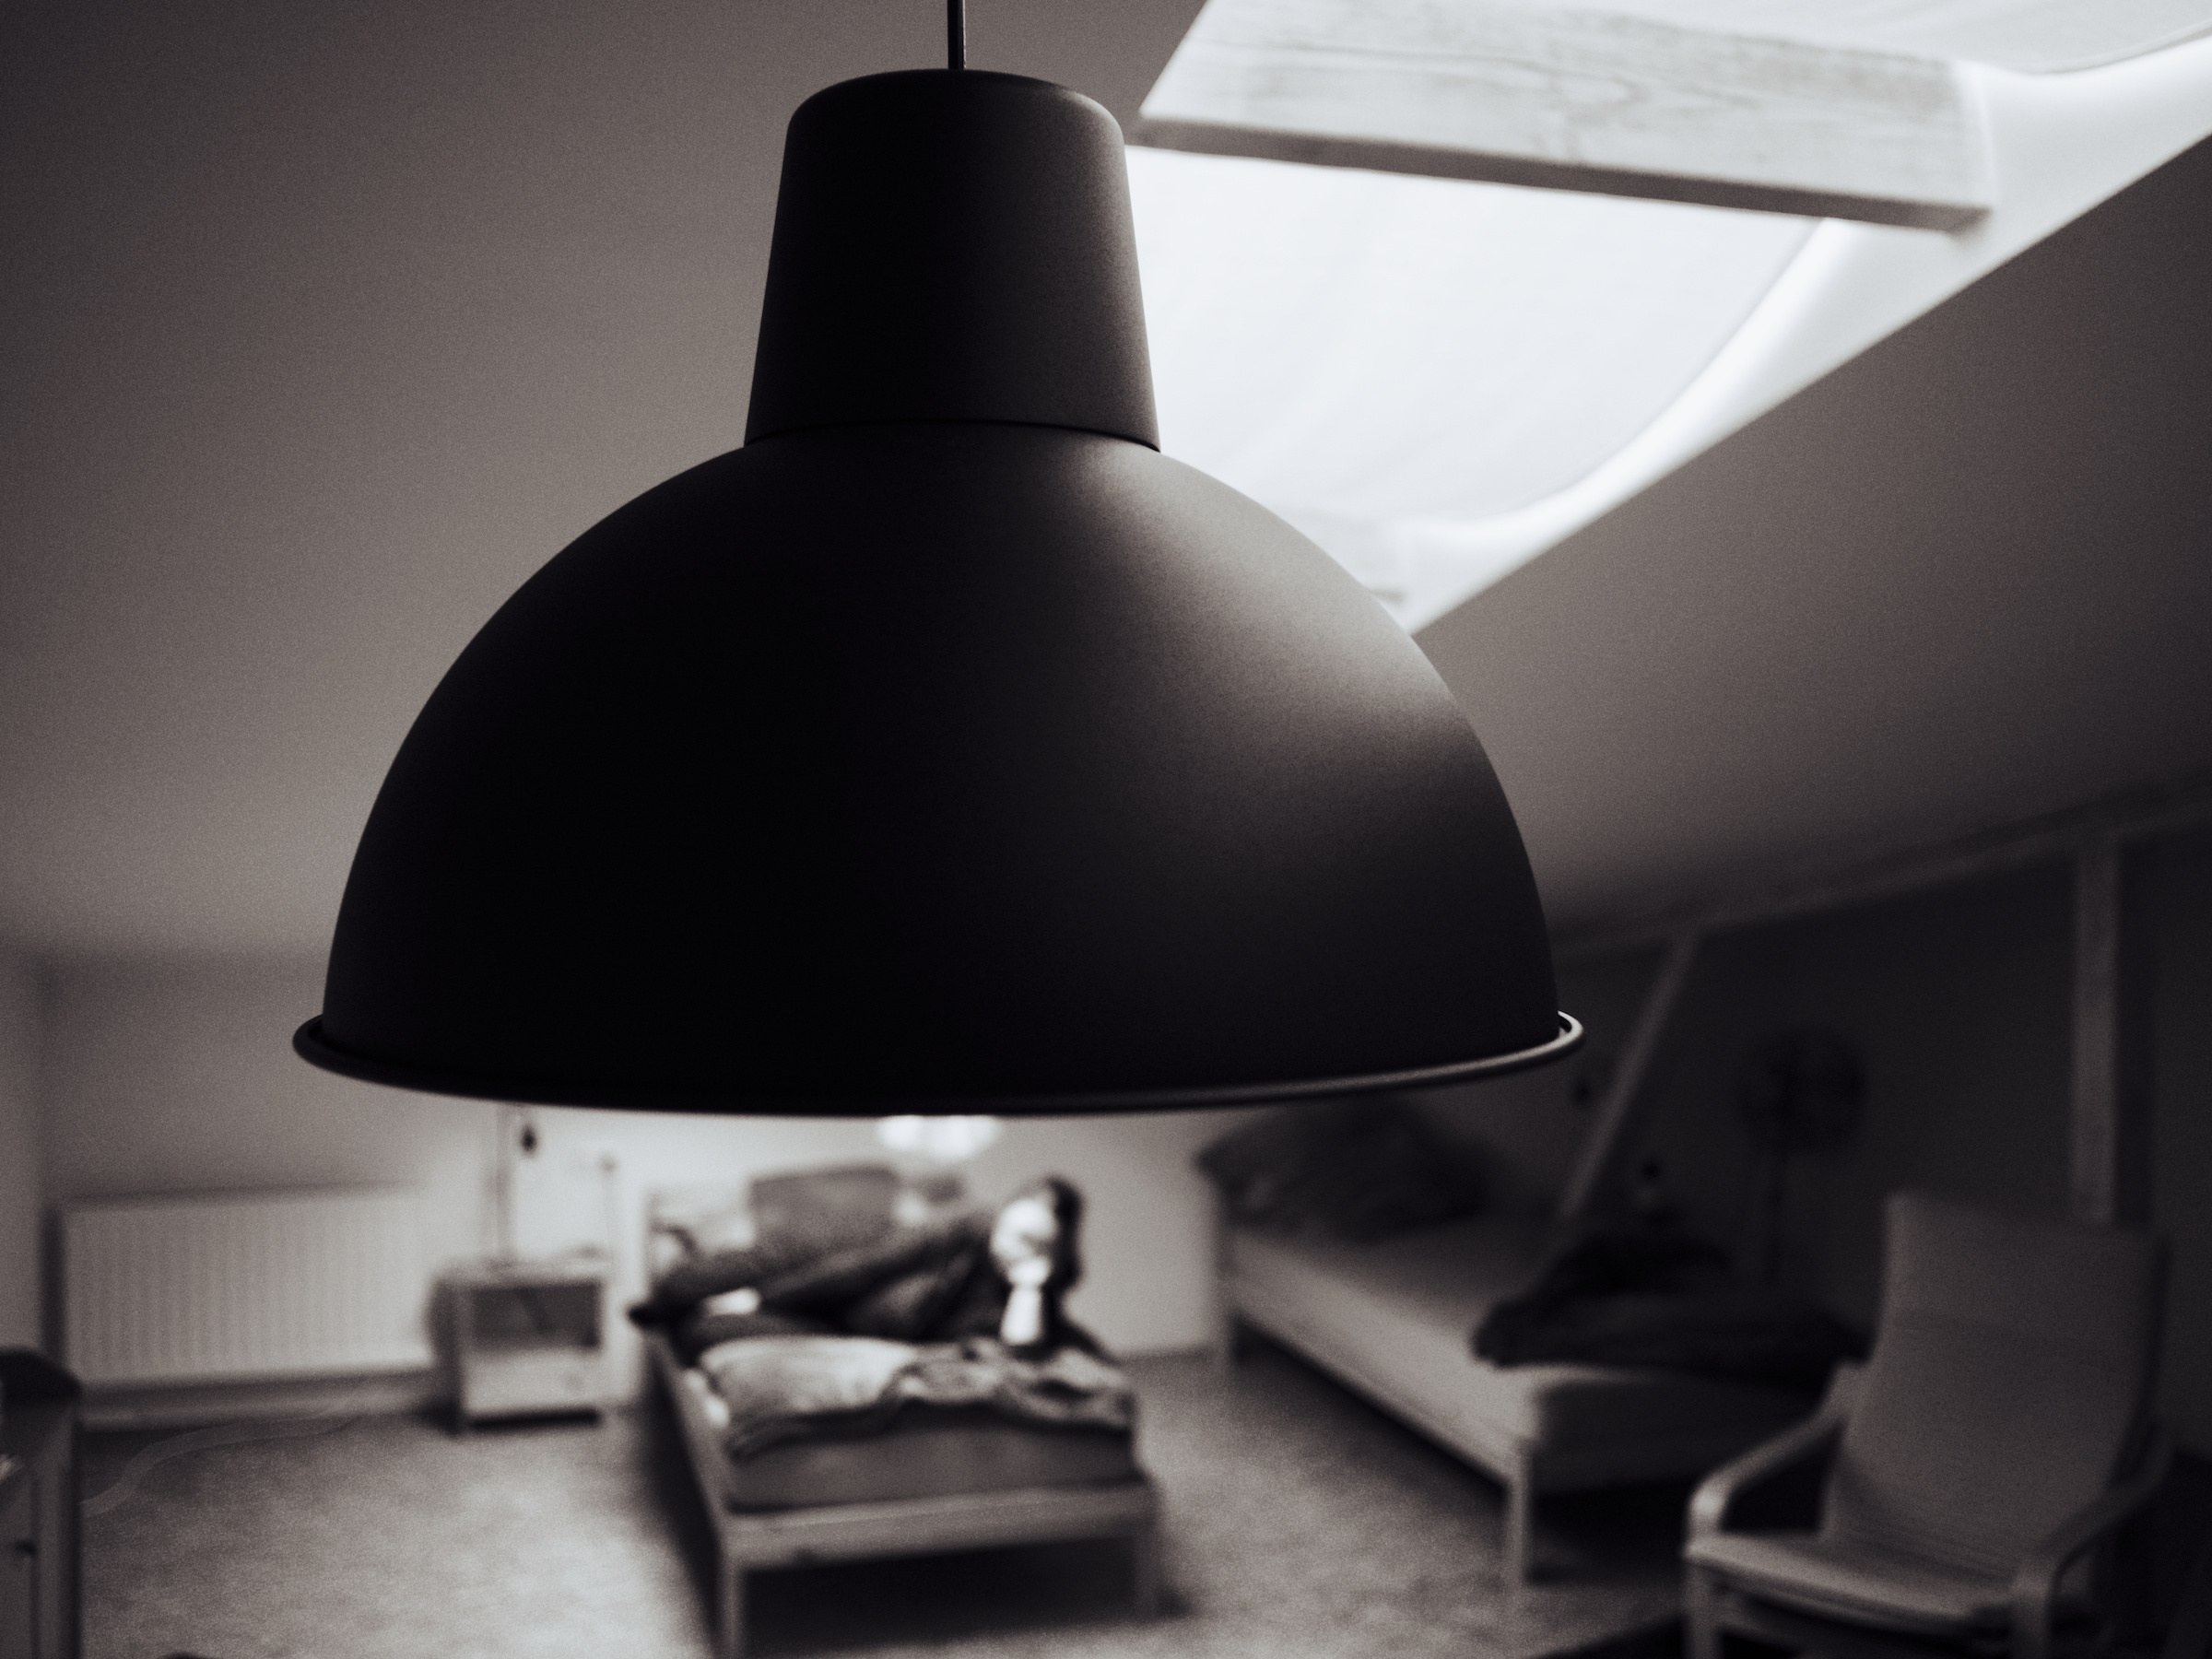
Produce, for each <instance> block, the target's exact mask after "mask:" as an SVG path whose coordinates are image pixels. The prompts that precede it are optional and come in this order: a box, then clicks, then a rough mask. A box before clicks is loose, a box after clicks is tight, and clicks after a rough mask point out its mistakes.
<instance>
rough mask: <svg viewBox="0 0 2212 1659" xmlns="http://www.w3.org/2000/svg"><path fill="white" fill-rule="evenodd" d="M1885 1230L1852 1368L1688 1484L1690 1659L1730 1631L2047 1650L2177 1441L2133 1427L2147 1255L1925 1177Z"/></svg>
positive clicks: (2068, 1631)
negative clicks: (1868, 1337)
mask: <svg viewBox="0 0 2212 1659" xmlns="http://www.w3.org/2000/svg"><path fill="white" fill-rule="evenodd" d="M1887 1222H1888V1251H1887V1259H1886V1262H1885V1266H1884V1277H1883V1293H1882V1294H1883V1300H1882V1315H1881V1325H1880V1329H1879V1332H1878V1333H1877V1339H1876V1343H1875V1347H1874V1351H1873V1354H1872V1356H1871V1357H1870V1358H1869V1359H1868V1360H1867V1362H1866V1364H1865V1367H1864V1369H1863V1371H1861V1370H1859V1369H1858V1368H1853V1371H1851V1372H1848V1373H1846V1374H1844V1375H1842V1376H1841V1377H1839V1379H1838V1382H1837V1383H1836V1385H1835V1386H1834V1387H1832V1388H1831V1389H1830V1395H1829V1398H1828V1400H1827V1402H1826V1403H1825V1404H1824V1406H1823V1407H1822V1409H1821V1410H1820V1411H1819V1412H1818V1414H1816V1415H1815V1416H1814V1417H1813V1418H1811V1419H1809V1420H1808V1421H1806V1422H1805V1423H1803V1424H1801V1425H1799V1426H1798V1427H1797V1428H1795V1429H1794V1430H1790V1431H1789V1432H1787V1433H1785V1434H1783V1435H1781V1436H1779V1437H1778V1438H1776V1439H1774V1440H1772V1441H1768V1442H1767V1443H1766V1444H1765V1445H1763V1446H1759V1447H1757V1448H1755V1449H1754V1450H1752V1451H1750V1452H1748V1453H1745V1454H1744V1455H1743V1456H1742V1457H1739V1458H1737V1459H1736V1460H1735V1461H1734V1462H1732V1463H1730V1464H1727V1465H1724V1466H1723V1467H1722V1468H1720V1469H1718V1470H1716V1471H1715V1472H1714V1473H1713V1474H1712V1475H1711V1476H1710V1477H1707V1478H1706V1480H1705V1481H1704V1483H1703V1484H1702V1485H1700V1487H1699V1488H1698V1490H1697V1493H1696V1496H1695V1497H1694V1498H1693V1499H1692V1500H1691V1502H1690V1512H1689V1537H1688V1544H1687V1545H1686V1546H1685V1548H1684V1555H1685V1558H1686V1561H1687V1573H1688V1584H1687V1592H1688V1622H1689V1636H1690V1659H1719V1653H1720V1645H1721V1634H1722V1632H1723V1631H1724V1630H1736V1631H1740V1632H1742V1633H1744V1634H1747V1635H1751V1636H1756V1637H1759V1638H1760V1639H1761V1640H1764V1641H1774V1642H1780V1643H1782V1644H1783V1645H1785V1646H1788V1647H1792V1648H1795V1649H1798V1650H1800V1651H1814V1652H1819V1653H1829V1654H1835V1655H1841V1656H1846V1659H1858V1656H1861V1655H1865V1656H1866V1659H1872V1656H1873V1655H1875V1654H1877V1653H1896V1652H1898V1651H1900V1649H1902V1650H1904V1651H1909V1652H1912V1653H1921V1654H1926V1653H1929V1652H1930V1651H1931V1648H1935V1649H1940V1648H1942V1647H1946V1646H1950V1647H1959V1648H1971V1649H1972V1650H1973V1651H1975V1652H1976V1653H1990V1652H1993V1651H1995V1652H2002V1653H2009V1654H2010V1655H2012V1659H2049V1655H2050V1654H2051V1653H2052V1652H2053V1646H2054V1644H2056V1643H2058V1642H2059V1641H2061V1640H2062V1638H2071V1637H2073V1636H2076V1635H2078V1636H2081V1637H2083V1638H2085V1639H2087V1638H2089V1637H2091V1636H2093V1635H2094V1634H2095V1633H2096V1619H2097V1616H2098V1615H2100V1613H2109V1611H2110V1609H2109V1608H2108V1607H2104V1606H2100V1603H2101V1602H2102V1601H2103V1600H2105V1599H2106V1594H2105V1593H2106V1592H2107V1590H2108V1586H2106V1585H2105V1584H2104V1583H2101V1581H2102V1580H2103V1579H2105V1578H2107V1577H2109V1574H2107V1573H2103V1572H2100V1571H2095V1568H2096V1567H2097V1565H2098V1563H2097V1562H2096V1561H2095V1560H2094V1559H2093V1557H2094V1555H2095V1554H2096V1553H2097V1552H2099V1551H2100V1547H2103V1546H2108V1545H2109V1543H2110V1541H2111V1539H2112V1535H2113V1533H2114V1531H2115V1530H2116V1529H2117V1528H2118V1527H2119V1526H2120V1524H2122V1523H2123V1522H2124V1521H2125V1520H2127V1519H2128V1518H2129V1517H2130V1516H2131V1515H2133V1514H2135V1513H2136V1512H2137V1511H2138V1510H2140V1509H2141V1508H2142V1507H2143V1506H2144V1505H2145V1503H2147V1501H2148V1500H2149V1499H2150V1498H2151V1497H2152V1495H2153V1494H2154V1493H2155V1492H2156V1490H2157V1488H2158V1486H2159V1481H2160V1480H2161V1479H2162V1478H2163V1477H2164V1475H2165V1472H2166V1464H2167V1459H2168V1457H2169V1455H2170V1453H2171V1446H2170V1445H2169V1443H2168V1441H2166V1439H2165V1437H2164V1436H2163V1435H2162V1434H2159V1433H2157V1432H2156V1431H2155V1430H2153V1428H2152V1426H2151V1425H2150V1423H2149V1420H2148V1402H2149V1396H2150V1390H2151V1386H2152V1382H2153V1379H2154V1377H2155V1376H2156V1373H2157V1364H2158V1343H2159V1324H2160V1321H2161V1317H2162V1313H2163V1307H2164V1300H2165V1298H2164V1290H2165V1277H2166V1276H2165V1267H2166V1253H2165V1250H2164V1247H2163V1246H2162V1245H2161V1244H2160V1243H2159V1241H2157V1240H2156V1239H2153V1238H2151V1237H2150V1236H2148V1235H2147V1234H2145V1233H2140V1232H2135V1231H2130V1230H2123V1229H2118V1228H2106V1227H2092V1226H2087V1225H2082V1224H2077V1223H2068V1222H2043V1221H2031V1220H2026V1219H2021V1218H2014V1217H2009V1216H2003V1215H1998V1214H1995V1213H1993V1212H1990V1211H1987V1210H1983V1209H1979V1208H1975V1207H1973V1206H1968V1205H1964V1204H1959V1203H1956V1202H1953V1201H1950V1200H1947V1199H1942V1198H1937V1197H1935V1196H1932V1195H1930V1194H1924V1193H1900V1194H1895V1195H1893V1196H1892V1197H1891V1199H1890V1201H1889V1206H1888V1215H1887ZM1793 1488H1794V1491H1793ZM1793 1498H1794V1500H1796V1506H1797V1508H1798V1511H1799V1512H1798V1513H1797V1514H1795V1515H1794V1516H1786V1517H1785V1516H1784V1515H1783V1513H1781V1512H1778V1511H1777V1509H1776V1507H1775V1506H1776V1505H1777V1503H1781V1504H1783V1505H1787V1504H1788V1503H1789V1502H1790V1500H1792V1499H1793ZM1762 1506H1763V1509H1764V1512H1763V1513H1762V1512H1761V1511H1762ZM1816 1506H1817V1509H1818V1519H1817V1521H1815V1520H1814V1519H1813V1517H1812V1516H1811V1515H1808V1514H1806V1512H1805V1511H1806V1510H1807V1509H1810V1508H1813V1507H1816ZM1785 1519H1786V1520H1788V1521H1789V1522H1790V1523H1792V1524H1783V1525H1776V1524H1775V1523H1776V1522H1777V1521H1782V1520H1785ZM2085 1568H2088V1569H2090V1571H2083V1570H2084V1569H2085ZM2085 1590H2086V1592H2087V1594H2084V1592H2085Z"/></svg>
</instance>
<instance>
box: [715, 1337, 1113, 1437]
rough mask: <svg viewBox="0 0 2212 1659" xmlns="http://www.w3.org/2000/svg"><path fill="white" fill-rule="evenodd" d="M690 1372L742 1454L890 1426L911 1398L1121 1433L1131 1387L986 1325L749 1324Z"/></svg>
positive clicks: (1094, 1364)
mask: <svg viewBox="0 0 2212 1659" xmlns="http://www.w3.org/2000/svg"><path fill="white" fill-rule="evenodd" d="M697 1369H698V1373H699V1374H700V1375H701V1376H703V1377H704V1378H705V1380H706V1382H707V1383H708V1385H709V1386H711V1387H712V1390H713V1394H714V1398H715V1399H716V1400H717V1401H718V1402H719V1403H720V1406H721V1407H722V1410H721V1411H719V1412H716V1413H715V1414H714V1415H715V1417H716V1418H717V1419H718V1420H719V1419H721V1418H723V1416H724V1413H726V1424H725V1425H724V1426H723V1427H722V1436H723V1444H724V1449H725V1450H726V1451H727V1452H728V1453H729V1454H730V1456H731V1457H733V1458H735V1459H745V1458H748V1457H751V1456H753V1455H755V1454H757V1453H760V1452H762V1451H764V1450H765V1449H767V1448H769V1447H771V1446H774V1445H777V1444H779V1443H781V1442H783V1441H792V1440H796V1439H802V1438H805V1437H807V1436H810V1435H818V1434H823V1433H830V1434H834V1435H837V1436H839V1437H841V1438H845V1437H850V1436H853V1435H855V1434H865V1433H873V1432H879V1431H881V1430H888V1429H889V1428H891V1427H892V1426H893V1424H894V1422H895V1420H896V1419H898V1418H900V1416H901V1414H904V1413H908V1412H910V1411H911V1410H912V1409H913V1408H956V1409H957V1408H963V1407H982V1408H983V1409H985V1410H987V1411H988V1412H989V1413H991V1414H992V1415H993V1416H994V1417H996V1418H1003V1419H1005V1420H1006V1421H1008V1422H1010V1423H1015V1424H1020V1425H1026V1426H1030V1427H1035V1428H1051V1429H1073V1430H1104V1431H1107V1432H1111V1433H1117V1434H1122V1435H1126V1434H1128V1433H1129V1432H1130V1431H1131V1430H1132V1429H1133V1428H1134V1426H1135V1420H1136V1402H1135V1394H1134V1393H1133V1392H1132V1390H1131V1389H1130V1386H1129V1381H1128V1378H1127V1377H1126V1375H1124V1373H1123V1371H1121V1369H1120V1368H1119V1367H1118V1366H1115V1365H1113V1364H1112V1363H1111V1362H1110V1361H1108V1360H1106V1359H1101V1358H1100V1357H1099V1356H1098V1355H1096V1354H1094V1353H1091V1352H1088V1351H1087V1350H1085V1349H1083V1348H1080V1347H1062V1348H1058V1349H1055V1350H1053V1351H1052V1352H1050V1353H1047V1354H1042V1355H1033V1354H1027V1353H1019V1352H1017V1351H1015V1350H1014V1349H1012V1348H1009V1347H1007V1346H1006V1344H1004V1343H1002V1342H999V1341H998V1340H996V1339H995V1338H993V1337H969V1338H966V1339H964V1340H962V1341H959V1342H944V1343H908V1342H895V1341H890V1340H887V1339H884V1338H879V1337H871V1336H839V1335H797V1336H754V1337H746V1338H741V1339H738V1340H735V1341H730V1342H724V1343H719V1344H717V1345H716V1346H714V1347H712V1348H710V1349H708V1350H707V1351H706V1352H705V1353H704V1354H702V1355H700V1359H699V1365H698V1368H697Z"/></svg>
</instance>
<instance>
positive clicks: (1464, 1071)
mask: <svg viewBox="0 0 2212 1659" xmlns="http://www.w3.org/2000/svg"><path fill="white" fill-rule="evenodd" d="M1582 1046H1583V1026H1582V1022H1581V1021H1580V1020H1578V1019H1576V1018H1574V1017H1573V1016H1572V1015H1571V1014H1565V1013H1562V1014H1560V1015H1559V1032H1558V1034H1557V1035H1555V1036H1553V1037H1552V1038H1551V1039H1549V1040H1548V1041H1545V1042H1540V1043H1538V1044H1536V1045H1535V1047H1533V1048H1524V1049H1516V1050H1514V1051H1512V1053H1503V1054H1489V1055H1485V1056H1483V1057H1481V1058H1479V1059H1474V1060H1456V1061H1452V1062H1449V1063H1447V1064H1445V1065H1425V1066H1417V1067H1414V1068H1412V1069H1410V1070H1404V1071H1388V1072H1371V1073H1367V1074H1365V1075H1360V1076H1353V1077H1300V1078H1293V1079H1286V1080H1283V1081H1278V1082H1270V1083H1227V1084H1207V1085H1201V1086H1197V1087H1190V1088H1131V1089H1113V1090H1103V1091H1095V1092H1092V1091H1072V1092H1067V1093H1060V1094H1005V1095H993V1094H964V1095H949V1094H948V1095H942V1096H937V1095H932V1096H928V1097H917V1096H911V1095H910V1096H900V1097H897V1098H890V1097H883V1096H877V1095H870V1096H868V1097H866V1098H865V1099H863V1098H860V1097H857V1096H850V1097H849V1096H844V1095H820V1096H811V1097H806V1096H800V1097H790V1096H776V1097H774V1098H772V1099H771V1098H768V1097H761V1098H759V1099H758V1100H755V1099H751V1098H746V1097H736V1096H734V1095H733V1094H732V1093H731V1092H730V1091H727V1090H721V1089H708V1088H665V1087H658V1086H642V1085H639V1084H635V1083H618V1082H613V1081H607V1082H594V1081H578V1080H554V1079H550V1078H535V1077H491V1076H486V1075H480V1074H477V1073H471V1072H455V1071H448V1070H442V1069H440V1068H437V1067H434V1066H424V1065H406V1064H404V1063H395V1062H392V1061H387V1060H378V1059H374V1058H372V1057H371V1056H369V1055H366V1054H359V1053H354V1052H352V1051H351V1050H348V1049H343V1048H339V1047H337V1046H336V1045H335V1044H334V1043H332V1042H331V1041H329V1040H328V1039H327V1038H326V1037H324V1034H323V1019H322V1017H321V1016H320V1015H318V1016H316V1017H315V1018H312V1019H311V1020H309V1021H308V1022H307V1023H306V1024H304V1025H302V1026H301V1027H300V1029H299V1030H297V1031H295V1032H293V1033H292V1048H293V1051H294V1052H295V1053H298V1054H299V1056H300V1058H301V1059H303V1060H305V1061H307V1062H309V1063H310V1064H311V1065H318V1066H321V1067H322V1068H323V1069H324V1071H328V1072H335V1073H337V1074H338V1075H339V1076H341V1077H353V1078H357V1079H359V1081H361V1082H364V1083H379V1084H382V1085H383V1086H385V1087H386V1088H405V1089H410V1090H413V1091H415V1092H417V1093H422V1094H441V1095H459V1096H463V1097H465V1098H467V1099H471V1100H510V1101H514V1102H516V1103H519V1104H526V1105H533V1106H615V1107H624V1108H629V1109H631V1110H637V1111H646V1112H712V1113H723V1114H726V1113H728V1112H731V1111H732V1110H733V1108H734V1107H735V1108H738V1109H741V1110H744V1111H747V1112H751V1113H753V1114H756V1115H760V1116H766V1117H841V1118H842V1117H880V1116H886V1115H893V1114H897V1113H900V1112H912V1113H917V1114H919V1115H921V1116H924V1117H940V1116H949V1115H955V1114H961V1113H968V1112H982V1113H987V1114H989V1115H992V1116H994V1117H1077V1116H1085V1115H1088V1114H1091V1113H1109V1112H1112V1113H1119V1112H1182V1111H1189V1110H1193V1109H1195V1108H1199V1107H1207V1106H1265V1105H1274V1104H1277V1103H1287V1102H1289V1101H1293V1100H1316V1099H1325V1098H1327V1097H1331V1096H1335V1095H1359V1094H1382V1093H1391V1092H1395V1091H1399V1090H1406V1089H1422V1088H1444V1087H1447V1086H1449V1085H1452V1084H1457V1083H1473V1082H1477V1081H1480V1080H1482V1079H1485V1078H1489V1077H1504V1076H1506V1075H1508V1074H1509V1073H1512V1072H1519V1071H1526V1070H1529V1069H1531V1068H1532V1067H1535V1066H1539V1065H1549V1064H1550V1063H1551V1062H1553V1061H1555V1060H1560V1059H1564V1058H1565V1057H1566V1056H1567V1055H1569V1054H1571V1053H1574V1052H1575V1051H1576V1050H1577V1049H1579V1048H1581V1047H1582Z"/></svg>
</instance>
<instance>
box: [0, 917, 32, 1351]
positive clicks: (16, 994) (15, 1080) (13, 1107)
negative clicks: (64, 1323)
mask: <svg viewBox="0 0 2212 1659" xmlns="http://www.w3.org/2000/svg"><path fill="white" fill-rule="evenodd" d="M38 1083H39V982H38V976H37V975H36V973H35V972H34V971H32V968H31V965H30V963H29V960H28V959H26V958H24V957H22V956H21V955H19V954H18V953H17V952H16V951H15V950H13V949H11V948H10V947H7V946H6V945H0V1347H39V1346H40V1343H39V1117H38Z"/></svg>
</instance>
